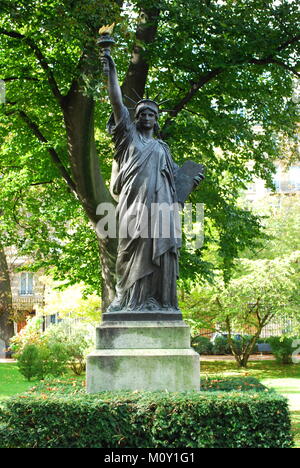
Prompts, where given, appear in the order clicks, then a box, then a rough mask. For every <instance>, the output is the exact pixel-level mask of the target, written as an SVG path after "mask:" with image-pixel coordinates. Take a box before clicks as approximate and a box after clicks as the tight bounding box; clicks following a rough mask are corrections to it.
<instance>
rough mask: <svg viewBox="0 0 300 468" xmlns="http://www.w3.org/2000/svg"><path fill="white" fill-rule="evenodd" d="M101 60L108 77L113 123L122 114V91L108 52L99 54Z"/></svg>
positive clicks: (113, 63) (116, 121) (118, 119)
mask: <svg viewBox="0 0 300 468" xmlns="http://www.w3.org/2000/svg"><path fill="white" fill-rule="evenodd" d="M101 61H102V63H103V67H104V70H105V73H106V74H107V78H108V94H109V99H110V103H111V106H112V109H113V113H114V117H115V123H116V124H117V123H118V122H119V121H120V119H121V116H122V108H123V100H122V91H121V87H120V84H119V80H118V75H117V69H116V65H115V62H114V61H113V59H112V57H111V56H110V54H108V53H104V54H103V55H102V56H101Z"/></svg>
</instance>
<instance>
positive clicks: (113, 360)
mask: <svg viewBox="0 0 300 468" xmlns="http://www.w3.org/2000/svg"><path fill="white" fill-rule="evenodd" d="M110 390H144V391H147V390H148V391H156V390H167V391H170V392H182V391H190V390H195V391H199V390H200V360H199V355H198V353H196V352H195V351H194V350H193V349H192V348H191V347H190V330H189V327H188V326H187V325H186V324H185V323H184V322H183V321H171V322H166V321H161V322H159V321H158V322H133V321H130V322H105V323H103V324H102V325H101V326H100V327H98V328H97V338H96V350H95V351H94V352H93V353H91V354H90V355H89V356H88V357H87V392H88V393H98V392H102V391H110Z"/></svg>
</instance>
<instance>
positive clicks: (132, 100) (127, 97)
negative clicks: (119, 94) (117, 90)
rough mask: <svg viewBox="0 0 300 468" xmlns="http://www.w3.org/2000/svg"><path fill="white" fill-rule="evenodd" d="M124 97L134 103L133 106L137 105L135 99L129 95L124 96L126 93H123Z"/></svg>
mask: <svg viewBox="0 0 300 468" xmlns="http://www.w3.org/2000/svg"><path fill="white" fill-rule="evenodd" d="M124 97H125V98H126V99H129V101H131V102H133V104H134V105H135V106H136V105H137V101H135V100H134V99H131V97H129V96H126V94H124Z"/></svg>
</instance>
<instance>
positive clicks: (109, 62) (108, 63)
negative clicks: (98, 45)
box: [100, 53, 115, 75]
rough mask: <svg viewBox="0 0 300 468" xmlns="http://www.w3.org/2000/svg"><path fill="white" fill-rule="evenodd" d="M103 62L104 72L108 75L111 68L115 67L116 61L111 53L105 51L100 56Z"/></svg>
mask: <svg viewBox="0 0 300 468" xmlns="http://www.w3.org/2000/svg"><path fill="white" fill-rule="evenodd" d="M100 60H101V63H102V65H103V72H104V73H105V74H106V75H108V74H109V72H110V70H112V68H113V67H114V65H115V64H114V61H113V59H112V58H111V56H110V55H109V53H104V54H102V55H101V57H100Z"/></svg>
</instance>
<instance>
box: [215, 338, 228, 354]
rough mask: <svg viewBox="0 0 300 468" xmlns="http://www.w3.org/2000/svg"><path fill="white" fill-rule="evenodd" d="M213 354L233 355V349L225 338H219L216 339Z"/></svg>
mask: <svg viewBox="0 0 300 468" xmlns="http://www.w3.org/2000/svg"><path fill="white" fill-rule="evenodd" d="M213 354H216V355H224V354H231V349H230V346H229V344H228V341H227V338H226V337H225V336H218V337H217V338H215V340H214V344H213Z"/></svg>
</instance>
